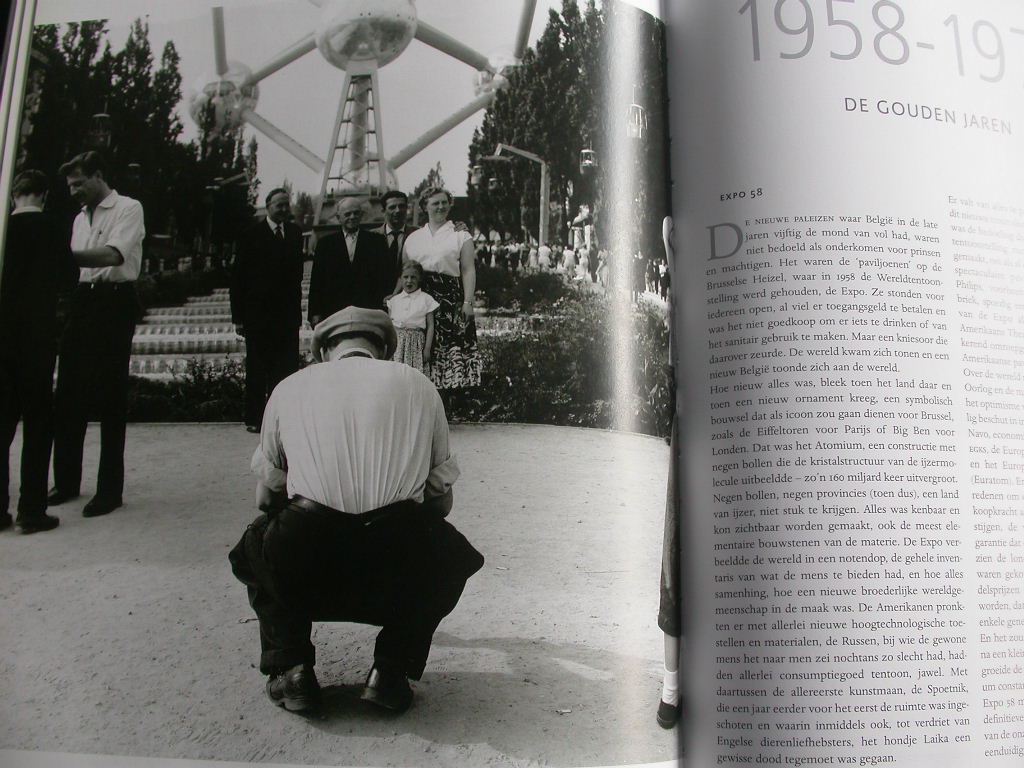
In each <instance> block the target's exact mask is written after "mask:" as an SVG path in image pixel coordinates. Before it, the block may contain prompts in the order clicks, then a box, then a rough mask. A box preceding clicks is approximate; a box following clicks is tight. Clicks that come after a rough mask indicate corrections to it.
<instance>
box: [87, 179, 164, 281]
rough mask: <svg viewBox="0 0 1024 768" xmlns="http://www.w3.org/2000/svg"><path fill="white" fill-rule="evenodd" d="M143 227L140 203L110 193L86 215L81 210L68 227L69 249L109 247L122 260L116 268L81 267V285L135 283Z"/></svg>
mask: <svg viewBox="0 0 1024 768" xmlns="http://www.w3.org/2000/svg"><path fill="white" fill-rule="evenodd" d="M145 235H146V227H145V225H144V223H143V220H142V204H141V203H140V202H139V201H138V200H132V198H130V197H124V196H123V195H119V194H117V192H116V191H114V190H110V194H109V195H107V196H106V197H105V198H103V200H102V201H101V202H100V204H99V205H97V206H96V209H95V210H94V211H93V212H92V216H91V217H90V216H89V212H88V210H87V209H85V208H83V209H82V210H81V211H80V212H79V213H78V215H77V216H76V217H75V223H74V225H73V226H72V228H71V250H73V251H83V250H85V249H86V248H100V247H102V246H110V247H111V248H115V249H116V250H117V252H118V253H120V254H121V257H122V258H123V259H124V261H123V262H122V263H121V264H118V265H117V266H116V267H82V268H81V269H80V270H79V277H78V281H79V282H81V283H95V282H103V283H120V282H131V281H133V280H137V279H138V277H139V272H141V271H142V238H143V237H145Z"/></svg>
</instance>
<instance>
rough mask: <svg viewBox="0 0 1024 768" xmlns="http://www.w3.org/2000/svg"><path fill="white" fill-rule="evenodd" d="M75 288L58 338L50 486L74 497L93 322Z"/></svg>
mask: <svg viewBox="0 0 1024 768" xmlns="http://www.w3.org/2000/svg"><path fill="white" fill-rule="evenodd" d="M82 294H83V289H81V288H79V289H78V290H76V291H75V294H74V295H73V296H72V299H71V309H70V315H69V317H68V322H67V326H66V327H65V329H64V334H63V337H62V339H61V345H60V357H59V361H58V363H57V390H56V393H55V395H54V424H53V484H54V485H55V486H56V487H57V489H58V490H60V491H61V492H63V493H66V494H77V493H78V492H79V490H80V489H81V485H82V446H83V444H84V442H85V429H86V426H87V424H88V419H87V415H88V407H89V403H88V399H89V395H90V392H91V391H92V390H93V389H94V387H93V386H92V385H93V383H94V382H93V381H92V379H91V377H90V367H89V350H88V346H89V338H88V328H89V325H90V323H93V322H95V318H94V317H93V314H94V313H93V312H92V307H91V302H89V300H88V297H84V296H83V295H82Z"/></svg>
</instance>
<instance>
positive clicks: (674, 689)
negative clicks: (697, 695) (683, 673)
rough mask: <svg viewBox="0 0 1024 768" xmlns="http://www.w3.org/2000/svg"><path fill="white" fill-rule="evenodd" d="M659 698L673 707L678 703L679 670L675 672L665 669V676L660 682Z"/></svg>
mask: <svg viewBox="0 0 1024 768" xmlns="http://www.w3.org/2000/svg"><path fill="white" fill-rule="evenodd" d="M661 700H662V701H664V702H665V703H666V704H671V705H672V706H673V707H674V706H676V705H677V704H679V670H676V671H675V672H669V671H668V669H666V670H665V677H664V678H663V680H662V684H661Z"/></svg>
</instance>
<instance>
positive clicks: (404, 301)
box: [387, 260, 440, 376]
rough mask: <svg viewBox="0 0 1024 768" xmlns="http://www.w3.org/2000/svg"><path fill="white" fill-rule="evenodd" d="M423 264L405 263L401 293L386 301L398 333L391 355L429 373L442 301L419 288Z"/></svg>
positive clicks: (410, 261)
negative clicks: (436, 311)
mask: <svg viewBox="0 0 1024 768" xmlns="http://www.w3.org/2000/svg"><path fill="white" fill-rule="evenodd" d="M422 277H423V266H422V265H421V264H420V263H419V262H418V261H412V260H409V261H406V262H405V264H403V265H402V292H401V293H396V294H395V295H394V296H392V297H391V298H390V299H388V300H387V305H388V314H389V315H391V322H392V323H394V324H395V330H396V331H397V332H398V347H397V349H395V355H394V357H393V358H392V359H393V360H397V361H398V362H400V363H405V364H406V365H411V366H412V367H413V368H415V369H416V370H417V371H420V372H421V373H423V374H425V375H428V376H429V375H430V351H431V347H432V346H433V344H434V310H435V309H437V308H438V307H439V306H440V304H438V303H437V301H436V300H435V299H434V297H433V296H431V295H430V294H429V293H424V292H423V291H421V290H420V280H421V279H422Z"/></svg>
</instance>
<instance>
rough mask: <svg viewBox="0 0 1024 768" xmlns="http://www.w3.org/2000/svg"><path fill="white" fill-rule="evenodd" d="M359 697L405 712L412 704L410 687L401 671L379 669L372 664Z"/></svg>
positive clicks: (385, 707) (395, 710)
mask: <svg viewBox="0 0 1024 768" xmlns="http://www.w3.org/2000/svg"><path fill="white" fill-rule="evenodd" d="M360 698H361V699H363V701H369V702H371V703H372V704H376V705H377V706H378V707H383V708H384V709H388V710H391V711H392V712H405V710H407V709H408V708H409V705H410V704H412V688H410V687H409V681H408V680H407V679H406V677H405V675H403V674H402V673H401V672H393V671H391V670H387V669H381V668H380V667H378V666H377V665H376V664H374V665H373V668H372V669H371V670H370V675H369V677H367V678H366V687H365V688H363V695H362V696H361V697H360Z"/></svg>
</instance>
